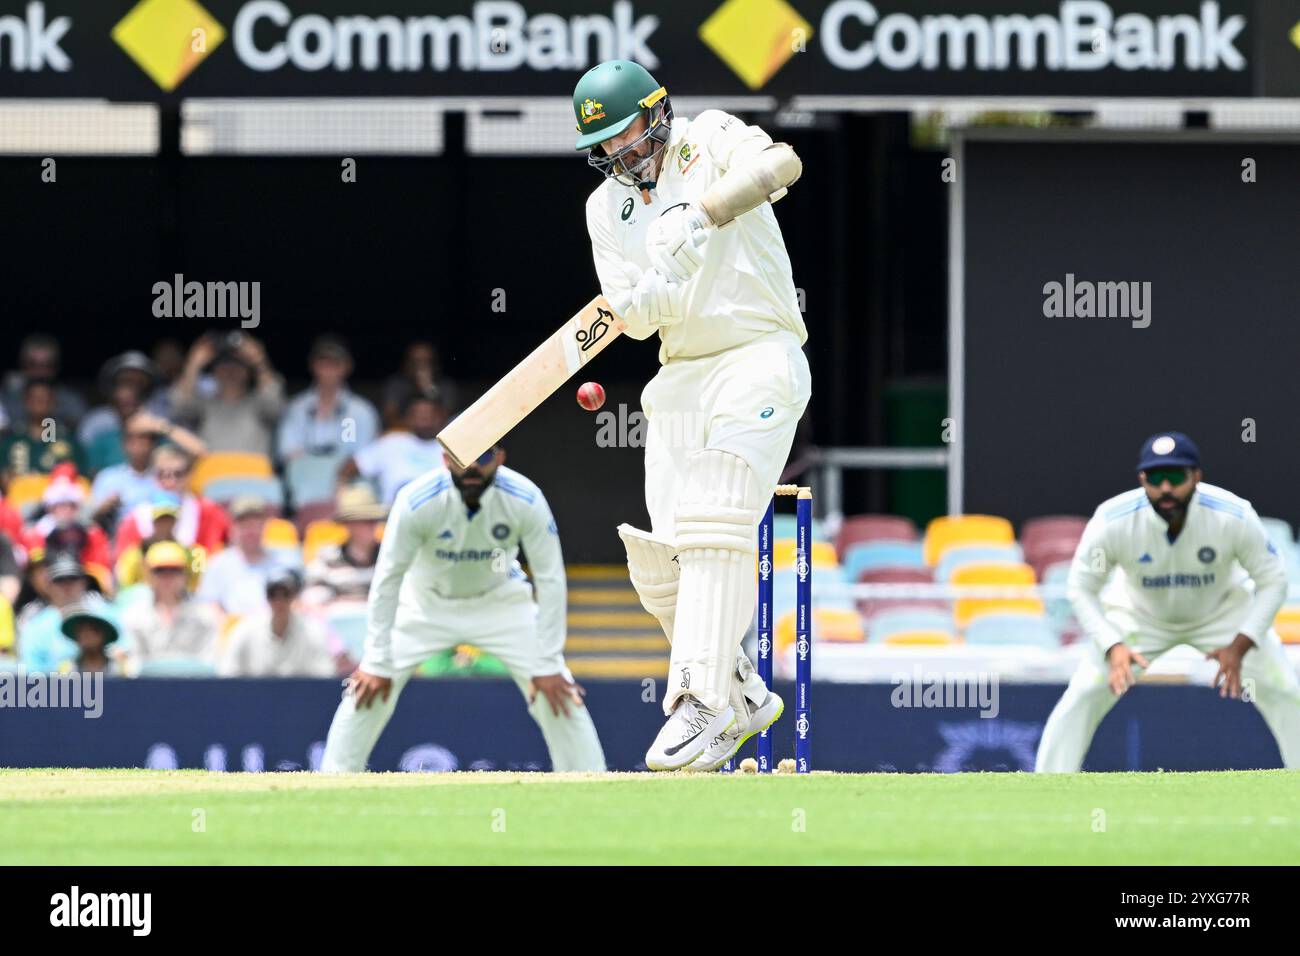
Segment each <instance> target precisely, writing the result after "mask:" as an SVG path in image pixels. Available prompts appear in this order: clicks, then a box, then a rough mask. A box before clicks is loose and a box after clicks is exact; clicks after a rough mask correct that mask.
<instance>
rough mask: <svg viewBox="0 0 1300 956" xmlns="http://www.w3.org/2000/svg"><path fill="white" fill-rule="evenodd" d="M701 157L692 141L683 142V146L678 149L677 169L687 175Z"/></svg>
mask: <svg viewBox="0 0 1300 956" xmlns="http://www.w3.org/2000/svg"><path fill="white" fill-rule="evenodd" d="M699 158H700V156H699V153H696V152H695V147H694V146H692V145H691V144H690V143H682V148H681V149H679V150H678V151H677V171H678V172H679V173H681V174H683V175H685V174H686V171H687V170H688V169H690V168H691V167H692V166H694V165H695V161H696V160H697V159H699Z"/></svg>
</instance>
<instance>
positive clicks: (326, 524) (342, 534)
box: [302, 519, 348, 564]
mask: <svg viewBox="0 0 1300 956" xmlns="http://www.w3.org/2000/svg"><path fill="white" fill-rule="evenodd" d="M347 540H348V529H347V528H345V527H343V525H341V524H339V523H338V522H337V521H330V520H328V519H322V520H320V521H313V522H312V523H311V524H309V525H307V530H306V531H304V532H303V538H302V560H303V563H304V564H308V563H310V562H312V561H314V560H315V559H316V552H318V551H319V550H320V549H321V547H322V546H323V545H326V544H342V543H343V542H345V541H347Z"/></svg>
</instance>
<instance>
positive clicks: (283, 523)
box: [262, 518, 298, 549]
mask: <svg viewBox="0 0 1300 956" xmlns="http://www.w3.org/2000/svg"><path fill="white" fill-rule="evenodd" d="M262 546H263V547H266V548H294V549H296V548H297V547H298V529H297V528H296V527H294V524H293V522H292V521H289V520H287V519H285V518H271V519H270V520H269V521H267V522H266V528H265V529H264V530H263V531H262Z"/></svg>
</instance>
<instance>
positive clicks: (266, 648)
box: [217, 568, 336, 677]
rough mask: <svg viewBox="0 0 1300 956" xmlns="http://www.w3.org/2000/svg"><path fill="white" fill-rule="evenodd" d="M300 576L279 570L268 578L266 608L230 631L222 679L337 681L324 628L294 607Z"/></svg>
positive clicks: (299, 587) (300, 585) (223, 657)
mask: <svg viewBox="0 0 1300 956" xmlns="http://www.w3.org/2000/svg"><path fill="white" fill-rule="evenodd" d="M301 590H302V578H301V576H300V575H299V574H298V572H297V571H295V570H293V569H291V568H278V569H276V570H275V571H274V572H273V573H272V574H270V575H268V577H267V579H266V604H267V606H268V607H267V609H266V610H264V611H259V612H257V613H255V614H252V615H250V616H249V617H246V618H244V619H243V620H241V621H240V622H239V623H238V624H236V625H235V627H234V628H233V629H232V630H231V632H230V636H229V639H228V640H227V643H226V650H225V653H224V654H223V655H222V657H221V662H220V663H219V665H218V668H217V669H218V672H219V673H220V674H221V675H222V676H224V677H333V676H334V675H335V673H336V669H335V666H334V658H333V656H332V655H331V654H330V651H329V646H328V644H327V642H326V639H325V632H324V631H323V630H322V629H321V626H320V625H319V624H318V623H316V622H315V621H313V620H311V619H310V618H308V617H306V616H304V615H302V614H300V613H298V611H297V610H295V608H294V606H293V604H294V600H295V598H297V596H298V593H299V592H300V591H301Z"/></svg>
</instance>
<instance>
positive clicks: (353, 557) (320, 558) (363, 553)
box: [304, 484, 388, 604]
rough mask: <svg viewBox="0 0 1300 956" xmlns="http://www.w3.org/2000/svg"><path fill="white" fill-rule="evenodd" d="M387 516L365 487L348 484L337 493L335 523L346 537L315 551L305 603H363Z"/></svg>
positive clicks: (372, 573) (309, 568) (310, 567)
mask: <svg viewBox="0 0 1300 956" xmlns="http://www.w3.org/2000/svg"><path fill="white" fill-rule="evenodd" d="M387 516H388V509H387V508H385V507H384V506H383V505H381V504H380V503H379V501H378V500H377V499H376V498H375V493H374V492H373V491H371V490H370V488H369V487H368V486H367V485H364V484H355V485H349V486H348V487H346V488H344V489H343V490H341V491H340V492H339V494H338V499H337V502H336V504H335V510H334V520H335V521H337V522H338V523H339V524H341V525H343V527H344V528H345V529H346V530H347V533H348V537H347V540H346V541H344V542H343V543H342V544H326V545H322V546H321V548H320V550H319V551H317V552H316V556H315V558H313V559H312V562H311V563H310V564H309V565H308V566H307V584H308V591H307V592H306V594H305V595H304V600H305V601H307V602H308V603H310V604H328V603H330V602H332V601H338V600H344V601H358V602H364V601H365V600H366V596H367V595H368V594H369V593H370V579H371V578H373V577H374V575H375V564H376V563H377V562H378V560H379V536H378V530H379V522H381V521H383V520H384V519H385V518H386V517H387Z"/></svg>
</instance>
